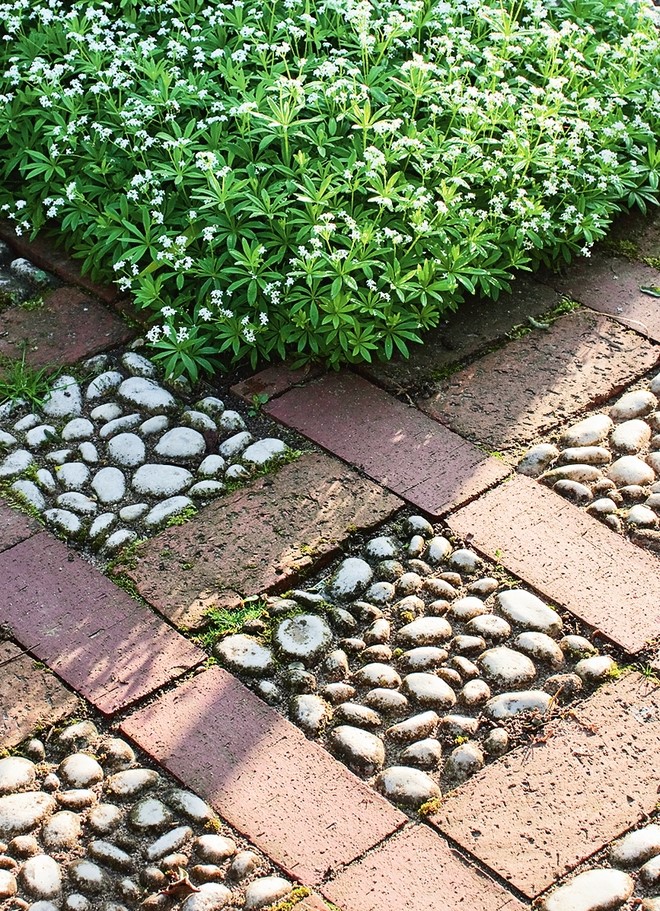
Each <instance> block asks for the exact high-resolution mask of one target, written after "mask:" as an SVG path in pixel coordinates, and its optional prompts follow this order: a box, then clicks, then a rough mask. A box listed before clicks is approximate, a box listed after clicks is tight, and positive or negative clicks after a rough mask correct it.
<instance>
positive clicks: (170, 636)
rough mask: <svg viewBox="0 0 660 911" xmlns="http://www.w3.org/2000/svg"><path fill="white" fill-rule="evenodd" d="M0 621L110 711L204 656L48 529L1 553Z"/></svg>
mask: <svg viewBox="0 0 660 911" xmlns="http://www.w3.org/2000/svg"><path fill="white" fill-rule="evenodd" d="M0 579H2V587H1V589H0V622H2V623H4V624H6V625H7V626H8V627H9V629H10V630H11V633H12V635H13V636H14V637H15V638H16V639H17V640H18V641H19V642H20V643H21V644H22V645H23V646H24V647H25V648H29V649H30V651H31V652H32V654H34V655H36V657H37V658H39V659H40V660H41V661H44V662H45V663H46V664H48V666H49V667H50V668H51V670H53V671H55V672H56V673H57V674H58V675H59V676H60V677H61V678H62V679H63V680H64V681H66V683H68V684H69V685H70V686H72V687H73V688H74V689H76V690H77V691H78V692H79V693H82V695H84V696H85V697H86V698H87V699H89V700H90V701H91V702H93V703H94V705H96V706H97V708H99V709H100V710H101V711H102V712H104V713H105V714H111V713H113V712H116V711H118V710H119V709H121V708H124V707H126V706H128V705H130V704H131V703H133V702H135V700H137V699H139V698H141V697H142V696H145V695H146V694H147V693H150V692H152V691H153V690H155V689H157V688H158V687H160V686H162V685H163V684H164V683H167V682H168V681H170V680H172V679H174V678H175V677H177V676H179V675H180V674H181V673H183V672H184V671H186V670H188V669H189V668H192V667H194V666H195V665H196V664H198V663H199V662H200V661H202V660H203V659H204V657H205V655H204V653H203V652H202V651H200V650H199V649H197V648H195V646H193V645H192V644H191V643H190V642H188V640H187V639H184V637H183V636H180V635H179V634H178V633H177V632H176V631H175V630H173V629H172V628H171V627H170V626H168V625H167V624H166V623H164V622H163V621H162V620H160V619H159V618H157V617H156V616H155V615H154V614H153V613H152V612H151V611H150V610H149V609H148V608H147V607H144V606H143V605H142V604H140V603H138V602H137V601H135V600H134V599H133V598H131V597H130V596H129V595H128V594H127V593H126V592H124V591H123V590H122V589H120V588H117V586H115V585H113V583H112V582H110V581H109V580H108V579H106V578H105V576H103V575H101V573H100V572H98V570H96V569H95V568H94V567H93V566H90V565H89V564H88V563H86V562H85V561H84V560H82V559H81V558H80V557H78V556H77V555H76V554H74V552H73V551H71V550H69V549H68V548H67V547H66V546H65V545H64V544H63V543H62V542H61V541H58V540H57V539H55V538H52V537H51V536H50V535H47V534H46V533H45V532H42V533H41V534H38V535H34V536H33V537H32V538H28V539H27V540H26V541H23V542H22V543H21V544H17V545H16V546H15V547H12V548H11V550H8V551H5V552H4V554H2V555H1V556H0Z"/></svg>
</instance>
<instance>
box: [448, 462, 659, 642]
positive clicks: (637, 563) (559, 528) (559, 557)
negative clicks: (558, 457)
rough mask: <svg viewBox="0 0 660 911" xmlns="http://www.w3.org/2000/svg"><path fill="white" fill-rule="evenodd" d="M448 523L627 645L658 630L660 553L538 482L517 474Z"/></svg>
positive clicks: (547, 595)
mask: <svg viewBox="0 0 660 911" xmlns="http://www.w3.org/2000/svg"><path fill="white" fill-rule="evenodd" d="M447 522H448V525H449V527H450V528H451V529H452V530H453V531H455V532H456V534H458V535H461V536H463V537H466V536H470V540H471V543H472V546H474V547H476V548H477V549H478V550H480V551H481V552H482V553H484V554H486V555H487V556H488V557H490V558H491V559H493V560H498V561H500V562H501V563H502V564H503V565H504V566H505V567H506V568H507V569H508V570H509V571H510V572H512V573H515V574H516V575H517V576H519V577H520V578H522V579H524V580H525V581H526V582H528V583H529V584H530V585H532V586H534V587H535V588H536V589H538V590H539V591H540V592H542V593H543V594H544V595H545V596H546V597H547V598H549V599H550V600H552V601H555V602H556V603H557V604H560V605H563V606H564V607H566V608H568V609H569V610H570V611H571V612H572V613H573V614H575V615H576V616H577V617H579V618H580V619H581V620H584V621H585V623H587V624H589V626H592V627H594V628H595V629H597V630H600V632H601V633H602V634H603V635H605V636H606V637H607V638H608V639H610V640H611V641H612V642H615V643H617V644H618V645H620V646H621V647H622V648H624V649H626V650H627V651H629V652H638V651H640V650H641V649H643V648H644V647H645V645H646V644H647V642H648V641H649V640H651V639H653V638H654V637H655V636H657V635H658V634H659V633H660V576H659V574H658V568H659V564H658V558H657V557H655V556H653V555H652V554H650V553H647V552H645V551H643V550H642V549H641V548H639V547H636V546H635V545H634V544H631V543H630V542H629V541H627V540H626V539H625V538H622V537H619V536H618V535H616V534H615V533H614V532H612V531H611V530H610V529H609V528H607V527H606V526H604V525H602V524H601V523H600V522H599V521H598V520H597V519H594V518H592V517H591V516H589V515H587V514H586V513H585V512H583V511H582V510H580V509H579V508H578V507H577V506H574V505H573V504H572V503H569V502H567V501H566V500H565V499H564V498H563V497H560V496H559V495H558V494H556V493H554V492H553V491H551V490H547V489H546V488H545V487H542V486H541V485H540V484H539V483H538V482H537V481H533V480H532V479H531V478H526V477H523V476H521V475H517V476H515V477H514V478H512V479H511V480H510V481H508V482H507V483H506V484H503V485H502V486H501V487H499V488H498V489H497V490H493V491H490V492H489V493H487V494H485V495H484V496H483V497H480V498H479V500H477V501H476V502H474V503H471V504H470V505H469V506H466V507H465V508H464V509H461V510H460V511H459V512H457V513H456V514H455V515H453V516H450V517H449V519H448V520H447Z"/></svg>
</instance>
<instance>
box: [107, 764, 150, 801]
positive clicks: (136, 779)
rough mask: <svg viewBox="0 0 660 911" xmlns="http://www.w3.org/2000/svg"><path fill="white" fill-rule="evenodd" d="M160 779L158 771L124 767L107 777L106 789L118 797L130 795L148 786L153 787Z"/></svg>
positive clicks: (138, 792) (144, 789) (140, 791)
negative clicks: (123, 769) (124, 768)
mask: <svg viewBox="0 0 660 911" xmlns="http://www.w3.org/2000/svg"><path fill="white" fill-rule="evenodd" d="M158 781H160V775H159V774H158V772H154V771H153V770H152V769H126V770H125V771H123V772H115V774H114V775H111V776H110V777H109V778H108V779H107V786H108V790H109V791H110V793H111V794H116V795H117V796H118V797H132V796H133V795H134V794H140V793H142V791H146V790H147V789H148V788H152V787H154V785H156V784H157V783H158Z"/></svg>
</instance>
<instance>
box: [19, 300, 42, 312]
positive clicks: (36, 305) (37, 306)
mask: <svg viewBox="0 0 660 911" xmlns="http://www.w3.org/2000/svg"><path fill="white" fill-rule="evenodd" d="M43 305H44V299H43V297H40V296H39V297H31V298H30V299H29V300H26V301H21V303H20V304H19V305H18V306H19V307H20V308H21V310H27V311H28V312H31V311H32V310H41V308H42V307H43Z"/></svg>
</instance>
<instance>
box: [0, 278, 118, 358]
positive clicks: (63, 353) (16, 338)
mask: <svg viewBox="0 0 660 911" xmlns="http://www.w3.org/2000/svg"><path fill="white" fill-rule="evenodd" d="M2 329H3V333H2V338H0V355H4V356H6V357H12V358H20V357H21V354H22V352H23V346H22V343H23V342H25V341H27V342H28V345H27V348H26V349H25V360H26V362H27V363H28V364H29V365H30V366H31V367H43V366H46V365H51V364H73V363H75V362H76V361H79V360H81V359H82V358H85V357H90V355H92V354H98V352H99V351H105V350H106V349H108V348H114V347H116V346H117V345H121V344H124V343H125V342H127V341H128V340H129V339H130V338H131V336H132V332H131V330H130V329H129V328H128V327H127V326H126V325H124V323H123V322H122V321H121V320H120V319H119V317H118V316H117V315H116V314H115V313H112V312H111V311H110V310H108V309H106V307H104V306H103V304H101V303H99V301H97V300H95V299H94V298H93V297H90V295H89V294H88V293H86V292H85V291H80V290H78V289H77V288H71V287H67V288H58V289H57V290H56V291H53V292H51V293H50V294H48V295H47V296H46V297H45V298H44V304H43V306H42V307H39V308H38V309H37V310H25V309H24V308H22V307H20V306H19V307H12V308H11V309H9V310H5V311H4V312H3V314H2Z"/></svg>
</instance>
